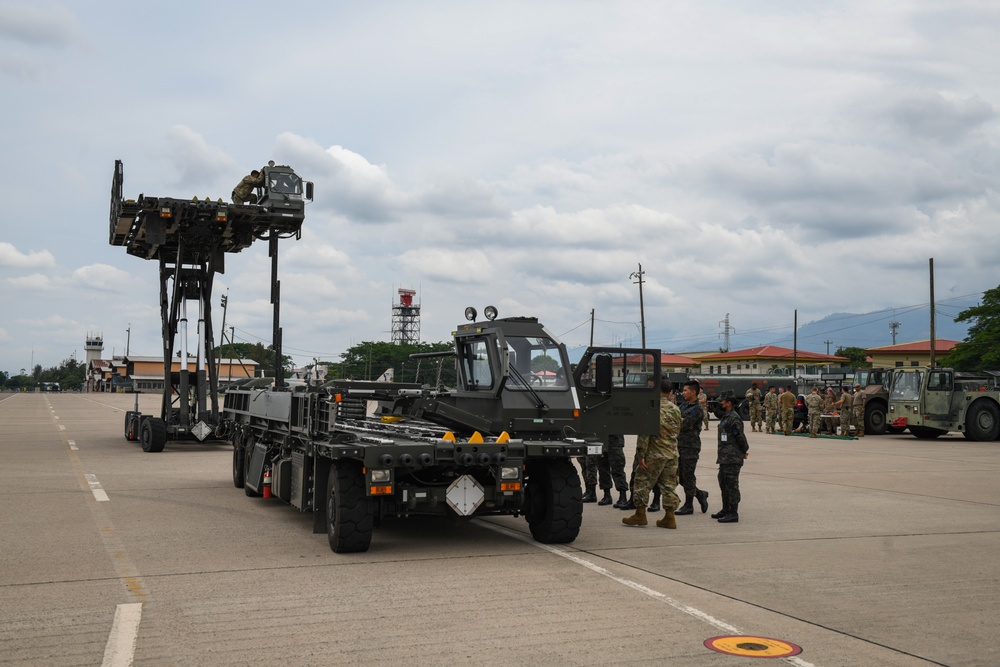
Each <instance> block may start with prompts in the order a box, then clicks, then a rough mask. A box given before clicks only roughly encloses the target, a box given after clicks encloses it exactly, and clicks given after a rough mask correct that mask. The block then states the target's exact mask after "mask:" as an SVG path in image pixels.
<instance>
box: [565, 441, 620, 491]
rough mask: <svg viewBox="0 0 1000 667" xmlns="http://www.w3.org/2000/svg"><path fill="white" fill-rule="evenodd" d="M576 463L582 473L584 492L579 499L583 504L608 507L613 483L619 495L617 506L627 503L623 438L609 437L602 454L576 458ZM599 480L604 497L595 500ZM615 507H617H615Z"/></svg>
mask: <svg viewBox="0 0 1000 667" xmlns="http://www.w3.org/2000/svg"><path fill="white" fill-rule="evenodd" d="M577 462H578V463H579V464H580V468H581V470H582V471H583V483H584V485H585V486H586V492H585V493H584V494H583V498H582V499H581V500H582V501H583V502H585V503H593V502H596V503H597V504H598V505H610V504H611V503H613V502H614V500H613V499H612V498H611V484H612V482H614V485H615V488H616V489H617V490H618V493H619V494H620V496H621V497H620V499H619V501H618V502H619V505H623V504H625V503H626V502H627V498H626V495H627V492H628V482H627V481H626V480H625V436H623V435H610V436H608V444H607V445H605V447H604V453H603V454H601V455H600V456H597V455H594V454H591V455H588V456H580V457H577ZM598 480H600V486H601V490H602V491H604V495H603V497H602V498H601V499H600V500H597V486H598ZM616 507H617V505H616Z"/></svg>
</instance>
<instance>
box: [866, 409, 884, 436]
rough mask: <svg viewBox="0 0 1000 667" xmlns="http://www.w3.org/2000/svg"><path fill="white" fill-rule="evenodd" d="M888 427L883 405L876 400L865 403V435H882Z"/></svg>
mask: <svg viewBox="0 0 1000 667" xmlns="http://www.w3.org/2000/svg"><path fill="white" fill-rule="evenodd" d="M888 428H889V426H888V422H887V421H886V417H885V405H883V404H882V403H880V402H877V401H876V402H871V403H868V404H867V405H865V435H883V434H884V433H886V432H887V431H888Z"/></svg>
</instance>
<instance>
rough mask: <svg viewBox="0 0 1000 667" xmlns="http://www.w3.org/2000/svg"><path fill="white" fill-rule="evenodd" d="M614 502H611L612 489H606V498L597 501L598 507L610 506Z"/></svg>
mask: <svg viewBox="0 0 1000 667" xmlns="http://www.w3.org/2000/svg"><path fill="white" fill-rule="evenodd" d="M613 502H614V501H613V500H611V489H604V497H603V498H601V499H600V500H598V501H597V504H598V505H610V504H611V503H613Z"/></svg>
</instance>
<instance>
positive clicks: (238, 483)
mask: <svg viewBox="0 0 1000 667" xmlns="http://www.w3.org/2000/svg"><path fill="white" fill-rule="evenodd" d="M242 441H243V438H242V437H241V436H239V435H237V436H236V437H235V438H233V486H235V487H236V488H237V489H241V488H243V484H244V483H245V482H246V478H247V476H246V457H245V456H244V454H243V446H242Z"/></svg>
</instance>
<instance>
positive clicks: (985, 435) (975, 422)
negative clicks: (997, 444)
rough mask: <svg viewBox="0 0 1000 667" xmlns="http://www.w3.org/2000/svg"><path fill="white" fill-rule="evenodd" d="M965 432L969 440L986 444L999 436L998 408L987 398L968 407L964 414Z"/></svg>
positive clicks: (999, 418)
mask: <svg viewBox="0 0 1000 667" xmlns="http://www.w3.org/2000/svg"><path fill="white" fill-rule="evenodd" d="M965 432H966V434H967V437H968V438H969V440H975V441H977V442H987V441H990V440H996V439H997V436H1000V408H997V404H996V403H994V402H993V401H991V400H990V399H988V398H983V399H980V400H978V401H976V402H975V403H973V404H972V405H970V406H969V410H968V412H966V413H965Z"/></svg>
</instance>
